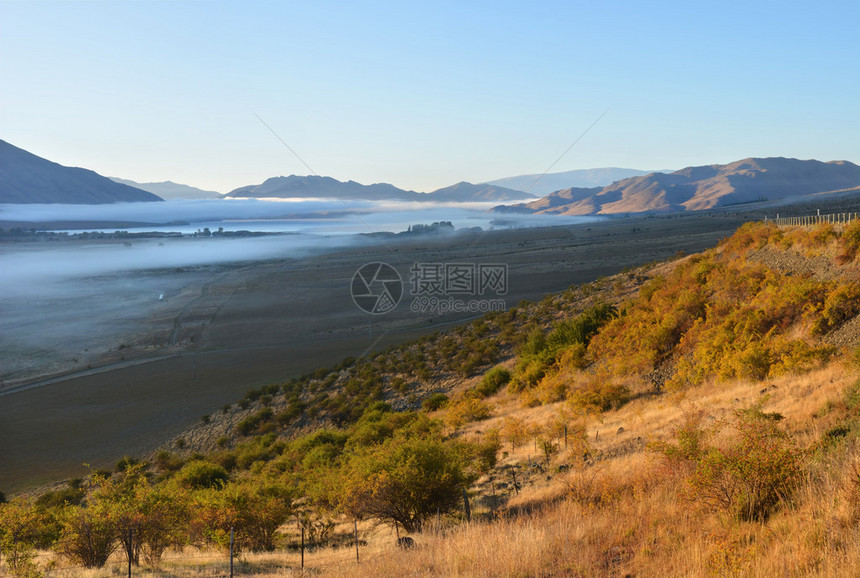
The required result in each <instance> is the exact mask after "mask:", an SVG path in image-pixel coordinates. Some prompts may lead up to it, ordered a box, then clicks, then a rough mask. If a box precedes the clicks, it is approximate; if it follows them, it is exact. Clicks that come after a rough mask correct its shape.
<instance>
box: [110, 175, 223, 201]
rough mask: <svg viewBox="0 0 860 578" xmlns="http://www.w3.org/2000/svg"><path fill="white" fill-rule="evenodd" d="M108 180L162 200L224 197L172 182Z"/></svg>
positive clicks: (113, 178) (114, 178)
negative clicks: (148, 193) (156, 196)
mask: <svg viewBox="0 0 860 578" xmlns="http://www.w3.org/2000/svg"><path fill="white" fill-rule="evenodd" d="M110 180H112V181H114V182H117V183H122V184H124V185H128V186H130V187H135V188H137V189H140V190H142V191H147V192H150V193H152V194H154V195H158V196H159V197H161V198H162V199H220V198H222V197H223V196H224V195H222V194H221V193H219V192H216V191H204V190H203V189H198V188H197V187H190V186H188V185H182V184H179V183H174V182H173V181H164V182H161V183H137V182H135V181H131V180H128V179H119V178H116V177H110Z"/></svg>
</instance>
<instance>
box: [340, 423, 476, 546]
mask: <svg viewBox="0 0 860 578" xmlns="http://www.w3.org/2000/svg"><path fill="white" fill-rule="evenodd" d="M340 480H341V485H340V490H339V494H338V496H337V503H338V506H339V509H340V511H341V512H343V513H345V514H349V515H351V516H354V517H356V518H363V517H371V518H376V519H377V520H379V521H381V522H384V523H390V524H394V523H397V524H399V525H400V526H401V527H402V528H403V529H404V530H406V531H407V532H415V531H417V530H419V529H420V528H421V526H422V524H423V522H424V520H426V519H427V518H428V517H430V516H431V515H435V514H436V512H441V513H448V512H451V511H453V510H456V509H458V508H459V506H460V501H461V499H462V489H463V488H464V487H466V486H467V485H468V482H469V479H468V477H467V475H466V474H465V472H464V469H463V464H462V463H461V457H460V454H459V452H457V451H456V449H455V448H454V447H453V445H450V444H447V443H445V442H443V441H442V440H441V439H440V438H438V437H436V436H427V437H424V438H406V437H398V438H394V439H391V440H388V441H387V442H385V443H383V444H380V445H378V446H376V447H373V448H367V449H364V451H361V452H360V453H356V454H354V455H352V456H351V458H350V459H349V461H348V462H347V464H346V466H345V467H344V468H343V470H342V472H341V476H340Z"/></svg>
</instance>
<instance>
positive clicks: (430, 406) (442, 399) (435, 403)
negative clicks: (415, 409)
mask: <svg viewBox="0 0 860 578" xmlns="http://www.w3.org/2000/svg"><path fill="white" fill-rule="evenodd" d="M446 405H448V396H447V395H445V394H444V393H434V394H433V395H431V396H429V397H427V398H426V399H425V400H424V401H423V402H422V403H421V407H423V408H424V409H425V410H426V411H436V410H438V409H441V408H443V407H445V406H446Z"/></svg>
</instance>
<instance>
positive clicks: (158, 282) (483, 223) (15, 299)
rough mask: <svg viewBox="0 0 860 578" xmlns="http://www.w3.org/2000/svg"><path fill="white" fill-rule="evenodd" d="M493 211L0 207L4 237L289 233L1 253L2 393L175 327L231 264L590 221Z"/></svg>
mask: <svg viewBox="0 0 860 578" xmlns="http://www.w3.org/2000/svg"><path fill="white" fill-rule="evenodd" d="M495 204H496V203H470V204H464V203H460V204H444V205H442V204H433V205H431V204H428V203H402V202H370V201H359V202H354V201H350V202H348V203H342V202H340V201H332V200H319V199H302V200H288V201H284V200H259V199H216V200H208V199H207V200H194V201H186V200H177V201H166V202H163V203H117V204H111V205H0V221H4V222H6V225H5V226H6V227H13V226H14V223H15V222H21V223H27V225H26V227H27V228H30V227H31V226H32V225H31V224H30V223H39V222H41V223H53V226H54V227H58V228H55V229H48V230H65V229H64V228H63V225H62V222H70V221H76V222H85V223H86V224H87V226H86V229H85V230H86V231H106V232H113V231H115V230H116V226H115V225H114V226H112V227H107V228H105V227H99V226H98V224H97V223H98V222H99V221H101V222H114V223H116V222H136V223H146V225H143V226H141V227H139V228H128V227H123V230H127V231H129V232H130V233H133V232H144V231H160V232H168V231H169V232H181V233H184V234H190V233H194V232H196V231H198V230H201V229H203V228H204V227H206V228H209V229H210V230H212V231H217V230H218V228H223V229H224V230H225V231H239V230H247V231H256V232H260V231H267V232H276V233H282V234H279V235H271V236H260V237H205V238H201V237H188V236H186V237H181V238H175V237H171V238H132V239H128V240H123V239H121V238H110V239H82V238H69V239H68V240H64V241H42V242H33V243H27V242H17V241H16V242H6V243H0V392H2V390H3V389H4V387H3V386H4V382H5V386H6V387H7V388H8V386H10V385H14V384H13V383H10V380H12V381H15V382H17V381H20V380H24V379H28V378H32V377H35V376H38V375H46V374H49V373H52V372H53V371H55V370H60V369H62V370H67V369H69V368H76V369H86V360H87V358H88V356H90V357H91V356H93V355H94V354H95V353H98V352H102V353H103V352H104V351H107V350H108V349H113V350H115V349H116V347H118V346H119V345H120V344H122V343H123V341H124V339H126V338H127V336H130V335H133V334H134V333H135V332H136V331H139V330H140V329H141V328H142V325H143V324H145V323H146V322H147V320H151V319H152V318H153V316H159V315H160V316H161V317H162V318H164V319H169V318H170V316H171V315H173V314H177V313H178V310H180V309H181V307H182V306H183V304H184V303H187V302H188V300H190V299H191V298H192V297H193V295H195V294H196V293H194V291H199V287H200V286H202V285H203V284H205V283H206V282H208V281H210V280H211V279H213V278H215V277H216V276H217V275H219V274H221V273H222V272H223V271H224V270H225V268H229V267H233V266H234V265H232V264H235V263H240V262H241V263H244V262H249V261H258V260H268V259H283V258H300V257H304V256H307V255H310V254H313V253H315V252H318V251H325V250H332V249H337V248H343V247H347V246H352V245H357V244H360V243H370V242H379V241H378V240H374V239H372V238H370V237H367V236H365V235H360V233H370V232H378V231H390V232H400V231H404V230H406V229H407V227H408V226H409V225H411V224H417V223H432V222H434V221H451V222H452V223H453V224H454V226H455V228H457V229H462V228H467V227H481V228H483V229H488V228H492V227H496V228H500V227H526V226H545V225H557V224H568V223H577V222H585V221H589V220H591V219H589V218H582V217H557V216H543V215H541V216H533V215H496V214H493V213H490V212H488V210H489V209H490V208H491V207H492V206H493V205H495ZM180 222H181V223H182V224H173V225H170V224H168V223H180ZM10 223H11V224H10ZM88 225H92V226H88ZM37 228H38V227H37ZM69 232H70V233H75V232H81V231H80V230H78V231H69ZM191 289H194V291H192V290H191ZM168 329H169V328H168Z"/></svg>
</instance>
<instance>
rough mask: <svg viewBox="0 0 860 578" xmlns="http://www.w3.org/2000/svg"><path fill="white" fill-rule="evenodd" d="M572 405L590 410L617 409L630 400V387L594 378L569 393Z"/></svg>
mask: <svg viewBox="0 0 860 578" xmlns="http://www.w3.org/2000/svg"><path fill="white" fill-rule="evenodd" d="M570 401H571V403H572V404H573V405H574V407H577V408H580V409H583V410H585V411H590V412H602V411H609V410H610V409H618V408H619V407H621V406H622V405H624V404H625V403H627V402H628V401H630V389H629V388H628V387H627V386H625V385H619V384H614V383H611V382H609V381H606V380H601V379H594V380H592V381H590V382H589V383H588V384H587V385H585V386H584V387H581V388H579V389H576V390H574V391H573V392H571V394H570Z"/></svg>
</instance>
